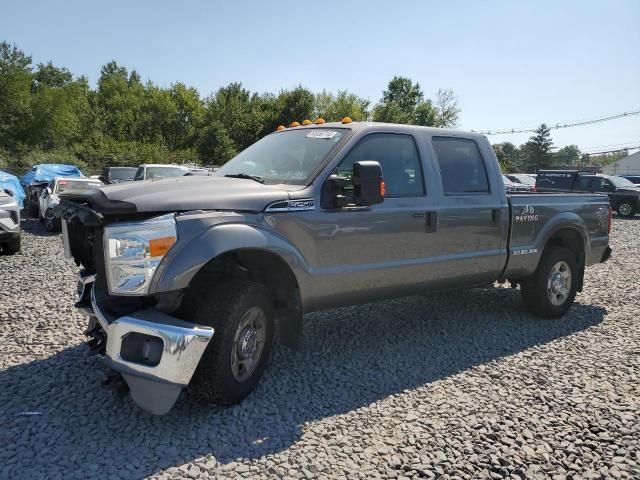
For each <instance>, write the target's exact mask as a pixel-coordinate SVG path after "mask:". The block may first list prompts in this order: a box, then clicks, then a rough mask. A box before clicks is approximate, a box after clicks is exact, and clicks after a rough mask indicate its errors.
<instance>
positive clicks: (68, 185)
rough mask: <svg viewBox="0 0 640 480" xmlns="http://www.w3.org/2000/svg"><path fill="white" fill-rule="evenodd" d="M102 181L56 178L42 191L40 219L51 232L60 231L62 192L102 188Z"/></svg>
mask: <svg viewBox="0 0 640 480" xmlns="http://www.w3.org/2000/svg"><path fill="white" fill-rule="evenodd" d="M103 185H104V184H103V183H102V182H101V181H100V180H96V179H93V178H61V177H56V178H54V179H53V180H51V181H50V182H49V184H48V185H47V186H46V188H44V189H43V190H42V193H41V194H40V198H39V215H38V216H39V218H40V221H41V222H42V223H44V226H45V228H46V229H47V231H49V232H55V231H58V230H59V229H60V214H59V212H58V210H57V206H58V204H59V203H60V197H59V195H60V194H61V193H62V192H70V191H74V190H78V191H79V190H86V189H87V188H96V187H102V186H103Z"/></svg>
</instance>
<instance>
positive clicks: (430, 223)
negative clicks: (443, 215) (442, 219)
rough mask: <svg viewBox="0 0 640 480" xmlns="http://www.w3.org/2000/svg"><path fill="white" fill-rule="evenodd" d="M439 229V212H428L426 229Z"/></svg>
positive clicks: (428, 230)
mask: <svg viewBox="0 0 640 480" xmlns="http://www.w3.org/2000/svg"><path fill="white" fill-rule="evenodd" d="M437 229H438V212H427V218H426V221H425V228H424V231H425V232H426V233H433V232H435V231H436V230H437Z"/></svg>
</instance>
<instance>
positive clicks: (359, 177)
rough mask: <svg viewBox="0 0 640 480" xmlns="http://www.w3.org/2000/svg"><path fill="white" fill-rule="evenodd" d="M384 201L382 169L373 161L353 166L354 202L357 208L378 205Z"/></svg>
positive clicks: (357, 163)
mask: <svg viewBox="0 0 640 480" xmlns="http://www.w3.org/2000/svg"><path fill="white" fill-rule="evenodd" d="M383 201H384V180H383V177H382V167H381V166H380V164H379V163H378V162H375V161H373V160H363V161H361V162H355V163H354V164H353V202H354V203H355V204H356V205H357V206H369V205H377V204H378V203H382V202H383Z"/></svg>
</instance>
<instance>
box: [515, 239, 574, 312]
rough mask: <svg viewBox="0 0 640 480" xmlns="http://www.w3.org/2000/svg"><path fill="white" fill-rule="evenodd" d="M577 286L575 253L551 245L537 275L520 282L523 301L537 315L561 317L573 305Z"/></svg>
mask: <svg viewBox="0 0 640 480" xmlns="http://www.w3.org/2000/svg"><path fill="white" fill-rule="evenodd" d="M577 283H578V264H577V262H576V258H575V255H574V254H573V252H571V250H569V249H567V248H564V247H556V246H549V247H547V248H545V250H544V253H543V255H542V259H541V260H540V263H539V264H538V268H537V269H536V271H535V272H534V273H533V275H531V276H530V277H527V278H526V279H524V280H522V281H521V282H520V287H521V293H522V299H523V301H524V304H525V306H526V307H527V309H528V310H529V311H530V312H531V313H533V314H534V315H538V316H540V317H544V318H558V317H561V316H562V315H564V314H565V313H566V312H567V310H569V308H571V305H573V301H574V299H575V297H576V292H577Z"/></svg>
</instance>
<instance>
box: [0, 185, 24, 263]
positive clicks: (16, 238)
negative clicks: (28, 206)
mask: <svg viewBox="0 0 640 480" xmlns="http://www.w3.org/2000/svg"><path fill="white" fill-rule="evenodd" d="M0 249H1V250H2V252H3V253H7V254H9V255H13V254H14V253H18V252H19V251H20V206H19V205H18V202H17V200H16V199H15V198H13V195H12V194H11V193H10V192H9V191H7V190H3V189H2V188H0Z"/></svg>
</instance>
